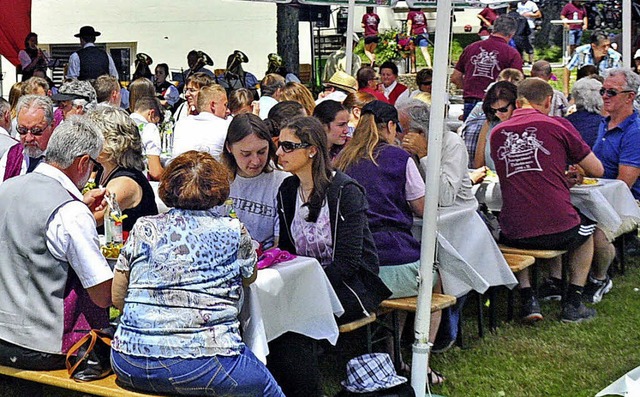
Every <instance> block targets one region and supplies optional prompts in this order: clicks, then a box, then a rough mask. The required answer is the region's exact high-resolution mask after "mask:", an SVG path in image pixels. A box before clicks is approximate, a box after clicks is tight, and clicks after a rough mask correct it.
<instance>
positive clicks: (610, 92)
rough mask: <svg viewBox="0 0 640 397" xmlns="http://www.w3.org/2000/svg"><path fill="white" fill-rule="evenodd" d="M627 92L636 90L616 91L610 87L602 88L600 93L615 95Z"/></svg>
mask: <svg viewBox="0 0 640 397" xmlns="http://www.w3.org/2000/svg"><path fill="white" fill-rule="evenodd" d="M625 92H634V91H633V90H624V91H616V90H614V89H612V88H609V89H605V88H600V95H601V96H604V94H607V96H608V97H611V98H612V97H614V96H616V95H618V94H624V93H625Z"/></svg>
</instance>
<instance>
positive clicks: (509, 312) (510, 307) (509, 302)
mask: <svg viewBox="0 0 640 397" xmlns="http://www.w3.org/2000/svg"><path fill="white" fill-rule="evenodd" d="M515 288H517V287H514V288H513V289H515ZM513 289H510V290H509V292H508V294H507V321H513V306H514V303H515V302H514V300H515V295H514V293H513Z"/></svg>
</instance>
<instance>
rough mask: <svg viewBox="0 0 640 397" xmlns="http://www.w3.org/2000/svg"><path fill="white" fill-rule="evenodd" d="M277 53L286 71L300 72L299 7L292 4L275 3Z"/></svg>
mask: <svg viewBox="0 0 640 397" xmlns="http://www.w3.org/2000/svg"><path fill="white" fill-rule="evenodd" d="M276 19H277V24H276V29H277V36H278V37H277V40H278V47H277V49H278V54H279V55H280V56H281V57H282V60H283V61H284V67H285V68H286V69H287V72H290V73H294V74H295V75H298V74H299V72H300V47H299V43H298V34H299V29H298V21H299V8H298V6H297V5H293V4H279V3H278V4H277V15H276Z"/></svg>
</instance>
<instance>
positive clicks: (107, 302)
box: [87, 280, 111, 308]
mask: <svg viewBox="0 0 640 397" xmlns="http://www.w3.org/2000/svg"><path fill="white" fill-rule="evenodd" d="M87 293H88V294H89V298H91V301H92V302H93V303H95V304H96V305H98V306H99V307H102V308H104V307H109V306H111V280H107V281H104V282H102V283H100V284H98V285H94V286H93V287H89V288H87Z"/></svg>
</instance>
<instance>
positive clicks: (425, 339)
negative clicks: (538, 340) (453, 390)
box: [411, 0, 451, 397]
mask: <svg viewBox="0 0 640 397" xmlns="http://www.w3.org/2000/svg"><path fill="white" fill-rule="evenodd" d="M436 12H437V14H436V15H437V16H436V30H435V31H436V35H435V36H436V37H435V50H434V54H433V92H432V96H431V98H432V103H431V118H430V120H429V153H430V154H431V155H430V156H428V160H427V161H428V163H427V178H426V188H427V189H428V192H426V196H425V202H424V217H423V225H424V226H423V227H422V243H421V252H420V283H419V292H418V307H417V311H416V320H415V338H416V339H415V342H414V344H413V348H412V350H413V356H412V361H411V363H412V366H411V386H412V387H413V390H414V391H415V392H416V396H418V397H422V396H424V395H425V389H426V382H427V368H429V351H430V350H431V345H430V344H429V326H430V321H431V290H432V287H431V285H432V282H433V274H432V271H433V263H434V261H435V259H436V236H437V227H436V226H437V217H438V197H439V183H440V175H439V174H440V173H439V170H440V157H441V154H442V153H441V152H442V134H443V131H444V114H445V98H447V96H446V95H445V93H446V92H447V86H448V84H447V83H448V72H449V61H448V59H449V58H448V55H449V32H450V30H451V0H439V1H438V5H437V11H436Z"/></svg>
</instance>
